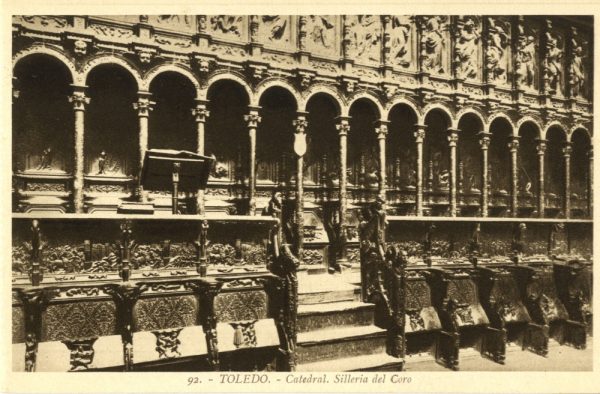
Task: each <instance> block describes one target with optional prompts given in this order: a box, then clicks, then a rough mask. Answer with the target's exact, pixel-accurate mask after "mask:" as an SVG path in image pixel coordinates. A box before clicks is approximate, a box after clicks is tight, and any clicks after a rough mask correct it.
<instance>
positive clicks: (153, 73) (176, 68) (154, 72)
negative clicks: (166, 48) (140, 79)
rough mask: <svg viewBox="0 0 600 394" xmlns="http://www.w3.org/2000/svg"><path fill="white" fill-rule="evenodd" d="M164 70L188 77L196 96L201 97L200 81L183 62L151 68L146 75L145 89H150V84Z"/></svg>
mask: <svg viewBox="0 0 600 394" xmlns="http://www.w3.org/2000/svg"><path fill="white" fill-rule="evenodd" d="M164 72H174V73H177V74H180V75H182V76H184V77H185V78H186V79H188V80H189V81H190V82H191V83H192V85H193V86H194V89H195V90H196V98H200V94H201V93H200V81H198V78H196V76H195V75H194V73H193V72H192V71H191V70H190V69H189V68H188V67H185V66H184V65H182V64H161V65H159V66H157V67H154V68H152V69H151V70H149V71H148V72H147V73H146V75H145V77H144V90H150V84H151V83H152V81H153V80H154V78H156V77H157V76H158V75H160V74H162V73H164Z"/></svg>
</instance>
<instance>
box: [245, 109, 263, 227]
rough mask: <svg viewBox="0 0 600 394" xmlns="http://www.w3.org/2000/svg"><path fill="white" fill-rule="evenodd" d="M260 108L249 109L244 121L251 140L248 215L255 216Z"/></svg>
mask: <svg viewBox="0 0 600 394" xmlns="http://www.w3.org/2000/svg"><path fill="white" fill-rule="evenodd" d="M259 110H260V107H253V106H250V107H248V115H244V120H245V121H246V124H247V126H248V139H249V148H250V154H249V160H248V168H249V172H248V214H249V215H250V216H254V215H255V213H256V212H255V211H256V200H255V197H254V193H255V191H256V129H257V128H258V124H259V123H260V120H261V117H260V116H259V115H258V111H259Z"/></svg>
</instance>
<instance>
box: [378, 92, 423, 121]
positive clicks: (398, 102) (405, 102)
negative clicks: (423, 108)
mask: <svg viewBox="0 0 600 394" xmlns="http://www.w3.org/2000/svg"><path fill="white" fill-rule="evenodd" d="M397 105H406V106H407V107H409V108H410V109H411V110H412V111H413V112H414V114H415V118H416V119H419V116H420V114H421V112H420V111H419V106H418V105H417V104H416V103H415V102H414V101H413V100H411V99H409V98H408V97H399V98H396V99H394V100H393V101H391V102H390V103H389V104H388V105H387V106H386V108H385V115H382V119H386V120H390V113H391V112H392V110H393V109H394V107H395V106H397Z"/></svg>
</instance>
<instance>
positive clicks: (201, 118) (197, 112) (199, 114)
mask: <svg viewBox="0 0 600 394" xmlns="http://www.w3.org/2000/svg"><path fill="white" fill-rule="evenodd" d="M207 104H208V101H206V100H196V107H194V108H192V109H191V111H192V116H194V120H195V121H196V123H204V122H206V119H207V118H208V117H209V116H210V111H209V110H207V109H206V105H207Z"/></svg>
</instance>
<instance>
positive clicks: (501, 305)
mask: <svg viewBox="0 0 600 394" xmlns="http://www.w3.org/2000/svg"><path fill="white" fill-rule="evenodd" d="M143 9H144V8H143V7H140V8H139V10H143ZM338 9H339V10H340V13H339V14H333V15H308V14H307V15H302V14H280V15H264V14H263V15H246V14H243V15H242V14H235V15H216V14H207V15H197V14H180V15H158V14H154V15H132V14H119V15H116V14H115V15H109V14H103V15H92V14H78V15H49V14H35V15H33V14H18V15H17V14H12V15H11V25H12V36H11V40H12V41H11V43H10V44H9V45H10V47H11V54H10V55H11V57H12V64H10V65H9V64H7V67H6V69H7V71H6V72H8V73H10V74H11V77H12V78H11V80H12V96H11V100H12V101H11V103H12V105H11V108H12V113H9V114H6V116H7V117H9V118H10V121H11V133H12V134H11V135H8V134H9V133H8V132H6V133H5V134H6V138H7V139H6V141H10V142H7V143H9V144H10V147H11V148H10V149H11V152H10V153H9V152H7V156H10V157H11V159H10V163H11V164H10V165H11V168H10V169H8V168H5V176H6V177H7V178H11V179H12V189H11V195H10V196H8V190H3V193H4V194H5V195H6V196H5V197H6V198H7V200H10V201H12V205H11V208H10V211H11V213H10V215H11V218H10V221H11V225H10V226H9V225H8V221H9V218H8V217H5V218H4V223H5V224H6V226H5V227H6V228H7V229H8V228H9V227H10V234H6V238H7V239H10V243H11V247H12V249H11V250H12V260H11V266H12V277H11V284H10V285H9V287H10V290H11V294H12V301H11V304H10V307H11V314H10V316H11V318H10V319H9V320H11V321H12V324H11V326H12V336H11V338H12V342H11V343H12V344H11V347H10V349H11V350H10V353H11V357H12V362H11V363H10V364H7V365H6V366H5V368H6V370H7V371H12V372H15V373H16V372H184V373H186V374H184V375H185V377H181V376H183V375H178V376H180V377H179V380H180V381H181V382H180V383H182V384H183V386H182V387H188V388H196V389H200V387H201V386H199V385H196V386H194V384H197V383H201V382H202V379H203V376H205V375H204V374H203V372H208V373H210V372H219V374H217V375H214V382H213V383H215V384H216V383H221V384H222V385H225V384H227V383H247V384H255V385H256V386H254V387H256V388H254V389H252V390H259V388H258V387H260V386H259V385H260V383H267V382H271V383H273V381H274V380H275V377H277V380H276V381H277V382H279V383H280V384H298V386H294V390H296V391H304V390H305V389H306V387H304V386H302V384H316V383H319V384H336V383H340V384H355V385H360V384H363V386H361V387H362V389H363V390H368V389H369V388H368V387H369V386H368V385H366V384H367V383H375V382H376V383H386V384H388V383H389V384H390V387H395V386H394V384H397V383H410V379H411V378H410V376H413V375H411V373H412V372H443V373H445V374H444V375H440V376H449V375H453V374H459V375H460V374H461V373H463V372H465V371H467V372H468V371H471V372H480V371H486V372H550V371H557V372H559V371H573V372H582V371H589V372H592V371H593V359H594V356H593V354H594V353H593V352H594V346H592V345H593V329H592V327H593V325H592V320H593V319H592V317H593V302H592V298H593V291H592V289H593V275H592V274H593V258H592V256H593V224H594V222H593V216H594V215H593V190H594V189H593V169H594V161H593V160H594V158H593V138H592V136H593V97H594V83H593V80H594V65H595V64H594V29H595V19H594V16H593V15H591V13H590V14H589V15H564V13H563V14H552V15H546V14H545V13H544V10H543V7H541V6H540V7H538V10H539V12H538V13H536V14H521V15H515V14H511V11H513V10H511V9H510V8H507V9H506V13H505V14H498V13H493V14H492V13H489V14H487V13H479V14H472V15H471V14H460V15H455V14H449V11H450V8H449V7H446V8H440V11H442V12H445V13H443V14H442V13H440V14H439V15H435V14H418V13H413V14H401V15H391V14H390V15H385V14H376V15H361V14H346V13H344V9H343V7H338ZM266 10H267V9H265V11H266ZM564 11H565V13H566V11H568V10H567V9H565V10H564ZM446 13H448V14H446ZM5 27H6V26H5ZM7 95H8V93H7ZM7 95H6V96H7ZM6 96H5V97H6ZM6 98H7V99H8V97H6ZM6 131H7V130H6ZM8 149H9V148H7V150H8ZM8 171H11V174H10V175H9V174H8ZM7 242H8V241H7ZM7 258H8V256H7ZM7 271H8V270H7ZM7 275H8V272H7ZM6 296H8V292H7V293H6ZM8 306H9V305H8V302H7V308H8ZM6 316H9V314H8V313H6ZM6 335H7V336H10V334H9V333H8V332H7V333H6ZM272 372H286V374H283V375H280V374H272ZM244 373H248V374H244ZM329 373H333V374H329ZM39 375H40V374H37V376H39ZM41 375H43V374H41ZM172 375H173V374H172ZM20 376H25V378H23V379H26V376H32V377H31V378H30V379H31V380H35V379H36V378H35V376H36V375H21V374H20ZM90 376H94V379H103V378H102V376H109V375H108V374H100V375H90ZM110 376H112V375H110ZM121 376H124V375H121ZM144 376H150V374H148V375H143V374H142V375H141V379H144ZM206 376H208V375H206ZM210 376H213V375H210ZM496 376H497V379H503V378H502V376H504V375H502V374H499V375H496ZM507 376H509V375H507ZM111 379H112V378H111ZM194 379H195V380H196V381H194ZM204 379H205V381H206V379H207V378H204ZM377 379H382V380H379V381H378V380H377ZM263 380H264V381H263ZM403 380H404V382H402V381H403ZM209 381H212V378H211V379H210V380H209ZM186 384H187V386H186ZM248 389H250V387H248ZM410 389H411V390H415V391H418V390H419V389H418V388H417V387H411V388H410ZM448 389H449V388H446V390H448ZM140 390H143V388H140ZM287 390H290V388H289V387H288V389H287Z"/></svg>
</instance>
